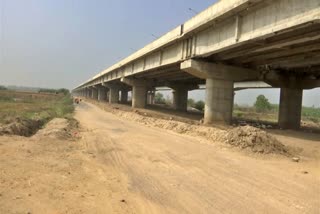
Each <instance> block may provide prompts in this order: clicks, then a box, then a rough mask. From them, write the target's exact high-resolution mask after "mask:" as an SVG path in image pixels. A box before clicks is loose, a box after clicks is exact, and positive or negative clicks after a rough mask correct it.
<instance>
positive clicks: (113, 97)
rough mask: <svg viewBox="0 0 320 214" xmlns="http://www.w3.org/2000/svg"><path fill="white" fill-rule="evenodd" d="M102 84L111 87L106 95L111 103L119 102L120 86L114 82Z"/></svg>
mask: <svg viewBox="0 0 320 214" xmlns="http://www.w3.org/2000/svg"><path fill="white" fill-rule="evenodd" d="M102 86H104V87H107V88H108V89H109V91H108V93H107V95H106V96H107V99H108V101H109V103H110V104H112V103H119V86H118V85H116V84H112V83H102Z"/></svg>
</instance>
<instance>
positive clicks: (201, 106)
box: [194, 100, 205, 111]
mask: <svg viewBox="0 0 320 214" xmlns="http://www.w3.org/2000/svg"><path fill="white" fill-rule="evenodd" d="M204 106H205V103H204V102H203V101H202V100H200V101H198V102H196V103H195V104H194V108H196V109H198V110H199V111H203V110H204Z"/></svg>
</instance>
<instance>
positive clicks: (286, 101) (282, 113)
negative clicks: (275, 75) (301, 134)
mask: <svg viewBox="0 0 320 214" xmlns="http://www.w3.org/2000/svg"><path fill="white" fill-rule="evenodd" d="M302 97H303V90H302V89H291V88H281V93H280V107H279V126H280V128H283V129H299V128H300V122H301V109H302Z"/></svg>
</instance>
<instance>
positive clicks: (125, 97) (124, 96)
mask: <svg viewBox="0 0 320 214" xmlns="http://www.w3.org/2000/svg"><path fill="white" fill-rule="evenodd" d="M127 102H128V90H126V89H121V103H127Z"/></svg>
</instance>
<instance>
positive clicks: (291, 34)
mask: <svg viewBox="0 0 320 214" xmlns="http://www.w3.org/2000/svg"><path fill="white" fill-rule="evenodd" d="M248 81H263V82H265V83H267V84H268V85H271V86H272V87H276V88H281V95H280V110H279V126H280V127H282V128H294V129H295V128H299V127H300V120H301V106H302V96H303V90H306V89H312V88H315V87H320V1H319V0H304V1H301V0H220V1H219V2H217V3H216V4H214V5H212V6H211V7H209V8H208V9H206V10H204V11H203V12H201V13H200V14H198V15H196V16H195V17H193V18H192V19H190V20H189V21H187V22H185V23H184V24H182V25H180V26H178V27H177V28H175V29H173V30H172V31H170V32H168V33H167V34H165V35H164V36H162V37H161V38H159V39H157V40H156V41H154V42H152V43H150V44H148V45H147V46H145V47H144V48H142V49H140V50H139V51H137V52H135V53H134V54H132V55H131V56H129V57H127V58H126V59H124V60H122V61H120V62H118V63H117V64H115V65H113V66H111V67H110V68H108V69H106V70H105V71H102V72H101V73H99V74H97V75H96V76H94V77H92V78H91V79H89V80H88V81H86V82H84V83H82V84H81V85H79V86H78V87H76V88H75V89H74V90H73V93H74V94H76V95H79V96H84V97H90V98H93V99H98V100H107V98H108V101H109V102H110V103H118V102H126V101H127V99H128V91H131V90H132V92H133V93H132V107H134V108H144V107H145V105H146V103H147V100H148V98H147V96H149V98H150V96H151V97H152V96H153V95H152V94H154V93H152V92H153V91H154V90H155V88H156V87H163V86H165V87H169V88H171V89H172V90H173V92H174V108H175V109H177V110H182V111H185V110H186V109H187V98H188V91H189V90H194V89H197V88H199V85H205V86H206V87H205V90H206V100H205V103H206V105H205V113H204V121H205V123H206V124H212V123H216V122H224V123H230V122H231V119H232V109H233V97H234V84H235V83H237V82H248ZM119 92H120V95H121V96H119ZM107 95H108V96H107ZM319 96H320V95H319ZM151 99H152V98H151ZM149 100H150V99H149Z"/></svg>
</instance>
